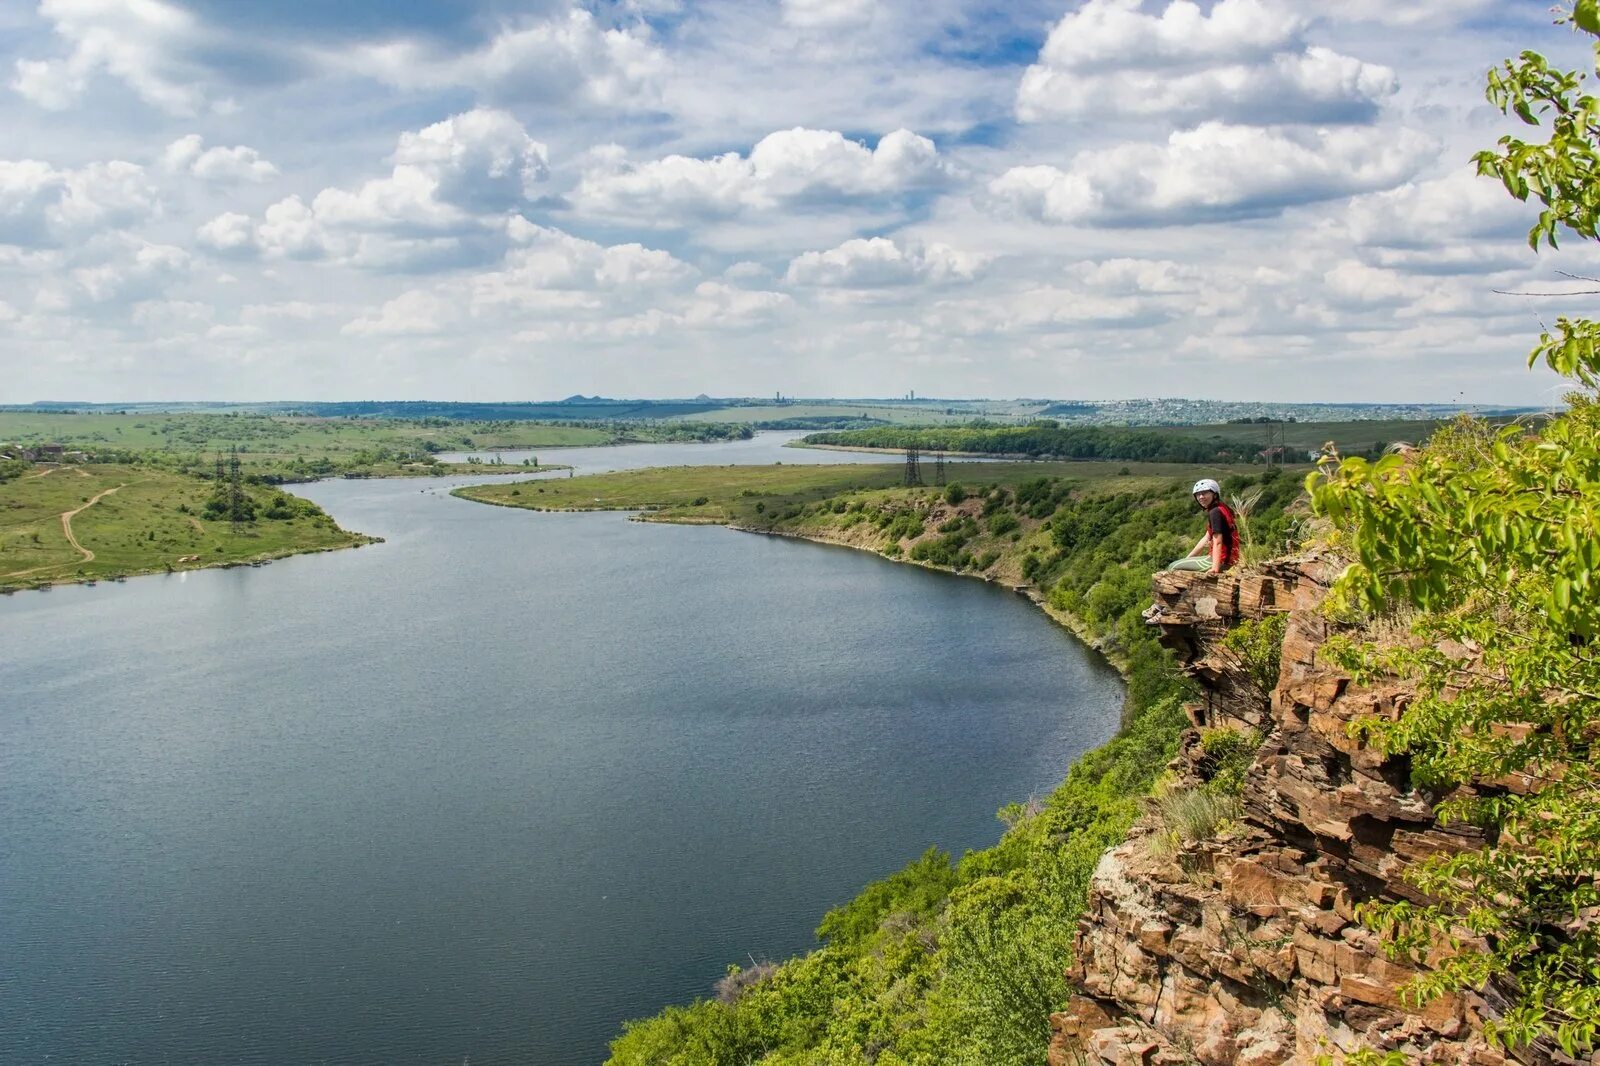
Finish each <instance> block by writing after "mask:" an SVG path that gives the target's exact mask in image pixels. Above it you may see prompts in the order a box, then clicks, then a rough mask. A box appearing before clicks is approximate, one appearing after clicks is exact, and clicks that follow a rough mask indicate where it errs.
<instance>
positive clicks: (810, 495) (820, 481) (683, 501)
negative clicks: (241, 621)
mask: <svg viewBox="0 0 1600 1066" xmlns="http://www.w3.org/2000/svg"><path fill="white" fill-rule="evenodd" d="M1223 469H1224V471H1225V472H1235V471H1244V470H1247V469H1248V468H1247V467H1236V468H1223ZM947 470H948V471H949V477H951V478H957V477H959V478H960V479H961V480H962V481H963V482H965V483H968V484H993V485H997V486H1000V487H1005V488H1014V487H1016V486H1018V485H1021V484H1025V483H1027V482H1031V481H1037V480H1038V479H1040V478H1062V479H1067V480H1070V481H1072V482H1073V483H1074V484H1075V485H1077V486H1078V487H1079V488H1080V489H1090V488H1093V489H1095V490H1097V491H1098V490H1100V489H1107V490H1111V491H1120V492H1136V491H1143V490H1145V489H1149V488H1152V487H1156V486H1169V485H1172V484H1176V483H1178V482H1182V483H1183V485H1184V487H1188V485H1189V484H1190V483H1192V481H1193V479H1194V478H1195V477H1198V476H1199V475H1198V474H1196V473H1195V468H1194V467H1192V466H1185V465H1182V464H1176V463H962V464H959V465H957V464H955V463H951V464H949V465H948V467H947ZM932 472H933V464H932V463H931V462H930V463H929V464H928V467H927V470H926V471H925V477H927V478H931V477H932ZM903 479H904V467H903V465H902V464H900V463H894V462H886V463H882V464H878V463H842V464H839V465H827V466H809V465H806V466H787V465H774V466H684V467H662V468H656V469H651V470H629V471H623V472H621V473H616V474H593V475H589V476H587V477H579V478H558V479H555V480H551V481H542V482H537V483H535V482H526V483H520V484H512V485H471V486H467V487H465V488H460V489H457V490H455V495H457V496H461V497H463V498H465V499H470V500H476V501H477V502H479V503H493V504H500V505H502V506H507V507H526V508H530V509H534V510H557V511H594V510H614V511H644V512H646V513H645V514H644V515H643V517H646V518H649V519H651V520H655V521H668V522H722V523H727V524H730V525H737V526H744V527H749V528H762V529H776V527H777V526H778V524H779V523H781V522H784V521H787V520H791V519H794V518H798V517H799V516H800V515H801V513H802V511H803V510H804V509H806V508H810V507H814V505H816V504H817V503H819V502H821V501H824V500H827V501H833V500H835V499H836V498H837V497H840V496H844V495H848V494H857V495H860V496H861V498H862V499H864V500H866V499H882V500H884V501H898V500H901V499H902V498H909V497H910V496H912V495H920V496H931V495H934V494H936V492H942V491H944V490H943V489H942V488H939V487H938V486H933V487H928V488H923V489H921V490H906V489H904V488H903V487H902V485H901V482H902V480H903Z"/></svg>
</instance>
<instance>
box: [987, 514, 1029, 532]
mask: <svg viewBox="0 0 1600 1066" xmlns="http://www.w3.org/2000/svg"><path fill="white" fill-rule="evenodd" d="M1021 525H1022V523H1021V522H1019V521H1017V516H1016V515H1014V514H1012V513H1011V512H1009V511H1002V512H1000V513H999V514H997V515H995V516H994V517H993V518H991V519H989V532H990V533H992V534H993V535H995V536H997V537H1002V536H1005V535H1006V534H1007V533H1010V532H1011V531H1012V530H1015V529H1017V528H1018V527H1020V526H1021Z"/></svg>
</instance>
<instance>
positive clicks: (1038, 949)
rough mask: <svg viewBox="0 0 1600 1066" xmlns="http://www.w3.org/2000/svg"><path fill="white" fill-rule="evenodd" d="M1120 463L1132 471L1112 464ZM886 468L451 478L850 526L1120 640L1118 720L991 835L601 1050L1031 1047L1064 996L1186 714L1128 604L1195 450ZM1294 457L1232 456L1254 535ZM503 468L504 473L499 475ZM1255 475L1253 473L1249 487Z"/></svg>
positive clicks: (1268, 529)
mask: <svg viewBox="0 0 1600 1066" xmlns="http://www.w3.org/2000/svg"><path fill="white" fill-rule="evenodd" d="M1124 471H1126V472H1124ZM900 473H901V469H900V467H899V466H891V467H889V468H887V469H878V468H875V467H870V466H869V467H862V466H851V467H757V468H751V467H741V468H730V469H725V470H716V469H711V470H708V469H705V468H691V469H685V470H665V471H638V472H633V473H630V474H618V475H604V476H600V477H590V478H575V479H571V480H570V481H561V482H559V483H551V484H548V485H546V486H545V488H546V491H545V493H543V494H539V493H537V492H536V491H535V492H534V493H533V494H532V495H530V494H529V489H530V488H531V487H532V486H530V485H528V484H524V485H521V486H506V485H494V486H476V487H473V488H471V489H464V490H460V492H459V493H458V494H459V495H463V496H467V497H469V498H472V499H480V500H484V501H485V502H495V503H500V504H505V505H511V506H524V507H546V506H547V507H587V508H593V507H618V508H640V507H658V508H660V509H659V510H656V511H651V512H649V513H648V514H647V515H646V517H650V518H656V519H665V520H670V521H726V522H731V523H733V524H736V525H740V526H742V527H744V528H748V529H753V530H759V531H763V532H771V533H776V534H785V535H794V536H802V537H809V538H812V539H817V540H826V541H829V542H832V543H839V544H848V545H851V546H854V547H857V548H860V549H863V550H870V551H875V552H879V553H881V554H883V555H885V556H887V557H890V558H896V559H901V560H909V561H913V562H917V563H920V564H922V565H925V566H931V567H937V568H941V569H947V570H951V571H955V572H960V573H967V574H974V575H979V576H983V577H985V578H988V579H992V580H997V581H1004V582H1007V583H1011V584H1018V585H1026V586H1028V588H1029V591H1030V593H1031V594H1032V595H1033V596H1035V597H1036V598H1037V599H1038V600H1039V601H1040V602H1041V603H1042V604H1044V605H1045V606H1047V607H1049V608H1051V609H1053V610H1054V611H1056V612H1058V613H1059V614H1060V615H1061V616H1062V617H1066V618H1070V619H1071V620H1072V621H1073V622H1074V623H1075V625H1076V626H1077V627H1078V628H1079V630H1080V632H1082V633H1083V634H1084V635H1086V636H1087V637H1089V638H1090V639H1092V640H1094V641H1095V642H1096V643H1098V644H1100V645H1101V646H1102V647H1103V648H1104V649H1105V650H1107V651H1108V652H1109V653H1110V654H1112V655H1113V657H1114V659H1115V660H1116V661H1117V662H1118V663H1119V665H1120V666H1121V668H1122V670H1123V673H1124V675H1125V676H1126V677H1127V679H1128V703H1127V708H1126V723H1125V725H1124V727H1123V729H1122V730H1121V731H1120V732H1119V734H1118V735H1117V737H1116V738H1115V739H1113V740H1112V741H1111V742H1110V743H1108V744H1106V745H1105V746H1103V747H1101V748H1099V749H1097V750H1095V751H1092V752H1090V753H1088V754H1087V755H1085V756H1084V757H1083V758H1081V759H1079V760H1078V761H1077V762H1076V763H1075V764H1074V765H1073V766H1072V767H1071V768H1070V769H1067V768H1063V769H1064V771H1065V772H1066V779H1065V781H1064V782H1063V783H1062V784H1061V786H1060V787H1059V788H1058V789H1056V791H1055V792H1054V793H1053V794H1051V795H1050V796H1049V797H1048V798H1047V799H1045V800H1044V801H1043V802H1042V803H1039V804H1036V805H1031V806H1027V807H1024V806H1020V805H1017V806H1012V807H1008V808H1007V809H1005V810H1003V811H1001V812H1000V817H1001V819H1002V820H1003V821H1004V822H1005V823H1006V825H1007V827H1008V828H1007V829H1006V832H1005V833H1004V835H1003V836H1002V838H1001V840H1000V842H999V843H998V844H996V845H995V846H994V847H992V848H986V849H983V850H980V851H973V852H969V853H967V854H966V855H963V856H961V857H960V858H959V859H954V858H952V857H951V856H949V855H946V854H943V853H941V852H939V851H936V850H930V851H928V852H927V853H926V854H924V855H923V857H922V858H921V859H920V860H918V861H917V862H915V863H913V864H911V865H910V866H907V867H906V868H905V869H903V870H901V871H899V872H897V873H894V874H892V875H891V876H889V877H887V878H885V879H883V880H882V881H878V882H875V883H873V884H871V885H868V886H866V887H865V888H864V889H863V890H862V892H861V894H860V895H858V896H857V897H856V898H855V899H854V900H852V901H850V902H848V903H845V904H844V905H842V906H840V907H839V908H837V909H835V910H833V911H831V912H829V913H828V914H827V915H826V916H824V917H823V919H822V921H821V924H820V925H819V926H818V929H817V937H818V941H819V946H818V947H817V949H816V950H814V951H812V952H810V953H809V954H806V955H803V956H800V957H797V958H794V959H790V960H788V961H786V962H768V961H762V962H759V963H757V964H755V965H749V966H747V967H745V968H742V969H741V968H740V967H738V966H730V968H729V971H728V974H727V976H726V977H725V978H724V979H723V980H721V981H719V982H717V985H716V986H715V988H714V989H708V996H707V998H705V999H702V1000H700V1001H698V1002H696V1003H693V1004H691V1005H688V1006H673V1007H669V1008H667V1009H666V1010H664V1011H663V1012H662V1013H661V1014H659V1015H657V1016H656V1017H654V1018H649V1019H645V1020H641V1021H636V1022H631V1023H629V1024H628V1025H627V1026H626V1027H625V1030H624V1032H623V1033H622V1034H621V1035H620V1036H618V1037H617V1039H616V1040H615V1041H614V1042H613V1044H612V1057H611V1059H610V1062H611V1063H612V1064H613V1066H735V1064H737V1066H745V1064H751V1063H759V1064H761V1066H800V1064H807V1066H821V1064H827V1066H856V1064H862V1066H865V1064H867V1063H873V1064H877V1066H902V1064H913V1063H914V1064H918V1066H950V1064H971V1066H1023V1064H1027V1066H1042V1064H1043V1063H1044V1057H1045V1048H1046V1045H1047V1043H1048V1016H1049V1014H1050V1012H1051V1011H1052V1010H1055V1009H1058V1008H1059V1007H1060V1006H1061V1005H1062V1004H1063V1003H1064V1002H1065V1000H1066V996H1067V988H1066V984H1065V979H1064V977H1063V972H1064V970H1065V968H1066V966H1067V963H1068V960H1069V958H1070V955H1071V951H1072V937H1073V930H1074V924H1075V922H1076V919H1077V917H1078V915H1079V913H1080V911H1081V909H1082V906H1083V901H1084V897H1085V894H1086V891H1087V886H1088V881H1089V876H1090V874H1091V873H1092V871H1093V869H1094V865H1095V863H1096V862H1097V861H1098V859H1099V856H1100V854H1101V853H1102V852H1103V851H1104V850H1105V849H1106V848H1107V847H1110V846H1111V845H1113V844H1115V843H1117V842H1118V841H1120V840H1121V838H1122V836H1123V835H1124V833H1125V832H1126V830H1127V827H1128V825H1129V824H1130V823H1131V822H1132V820H1133V818H1134V817H1135V816H1136V814H1137V813H1138V812H1139V810H1140V806H1141V803H1142V800H1143V797H1145V796H1146V795H1147V794H1148V793H1149V791H1150V788H1151V786H1152V785H1153V783H1154V781H1155V779H1156V777H1157V775H1158V774H1159V773H1160V772H1161V770H1162V768H1163V766H1164V765H1165V763H1166V762H1167V761H1168V760H1169V759H1170V758H1171V756H1172V754H1173V752H1174V749H1175V745H1176V743H1177V738H1178V736H1179V734H1180V732H1181V731H1182V728H1183V726H1184V724H1185V721H1186V719H1185V717H1184V715H1183V712H1182V702H1183V699H1184V698H1185V686H1184V684H1183V682H1182V681H1181V680H1180V679H1179V677H1178V675H1177V674H1176V672H1175V670H1174V669H1173V667H1172V665H1171V663H1170V661H1169V659H1168V657H1167V656H1166V654H1165V653H1164V652H1163V651H1162V649H1161V648H1160V647H1159V645H1158V644H1157V643H1156V642H1155V639H1154V637H1153V636H1152V634H1151V633H1150V632H1149V628H1148V627H1147V626H1145V625H1144V624H1143V622H1142V620H1141V619H1140V618H1139V612H1140V611H1141V610H1142V609H1143V608H1144V606H1145V605H1146V604H1148V602H1149V581H1150V574H1151V572H1152V571H1153V570H1155V569H1157V568H1159V567H1160V566H1161V565H1163V564H1165V563H1166V562H1167V561H1169V560H1170V559H1171V558H1173V557H1174V556H1177V555H1180V554H1183V553H1184V552H1185V551H1187V550H1188V548H1189V547H1191V546H1192V545H1193V543H1194V540H1195V538H1196V537H1197V536H1198V534H1199V529H1200V526H1201V521H1200V517H1199V515H1198V514H1197V513H1196V511H1195V508H1194V504H1193V502H1192V500H1191V499H1190V498H1189V495H1188V488H1189V485H1190V484H1191V483H1192V481H1193V479H1194V477H1195V476H1196V472H1195V468H1194V467H1192V466H1162V465H1158V464H1122V463H1106V464H1094V463H1062V464H1044V463H1029V464H963V465H961V466H959V467H952V468H951V471H950V473H951V475H952V476H954V477H959V478H960V483H959V484H956V485H947V486H943V487H938V486H933V487H926V488H906V487H903V486H899V485H898V484H896V482H897V481H898V480H899V477H900ZM1298 480H1299V479H1298V477H1297V476H1295V475H1293V474H1283V473H1281V472H1271V473H1265V474H1263V472H1262V471H1260V470H1259V469H1257V470H1256V471H1255V472H1254V473H1249V474H1244V473H1232V474H1229V475H1228V476H1227V477H1226V478H1225V479H1224V487H1225V490H1226V492H1227V493H1228V494H1229V495H1232V496H1235V497H1239V496H1243V497H1246V498H1248V497H1250V496H1257V499H1256V502H1255V506H1254V508H1253V510H1252V512H1251V519H1252V521H1251V526H1250V528H1251V531H1252V534H1253V538H1254V544H1253V547H1252V551H1253V553H1256V554H1267V553H1269V552H1272V551H1275V550H1277V549H1279V548H1281V546H1282V545H1283V544H1284V542H1285V541H1286V539H1287V538H1288V537H1289V535H1290V531H1291V525H1292V523H1291V521H1290V519H1289V518H1288V517H1287V516H1286V515H1285V513H1284V508H1285V505H1286V504H1287V503H1288V502H1289V501H1291V500H1293V499H1294V498H1296V497H1297V496H1298V492H1299V490H1298ZM513 490H516V491H517V492H518V493H519V495H512V491H513ZM1258 494H1259V495H1258Z"/></svg>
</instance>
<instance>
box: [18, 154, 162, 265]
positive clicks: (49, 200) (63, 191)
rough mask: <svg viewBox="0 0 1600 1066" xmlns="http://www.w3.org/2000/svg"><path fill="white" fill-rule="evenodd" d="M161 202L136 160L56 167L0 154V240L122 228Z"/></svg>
mask: <svg viewBox="0 0 1600 1066" xmlns="http://www.w3.org/2000/svg"><path fill="white" fill-rule="evenodd" d="M160 210H161V201H160V198H159V196H158V194H157V192H156V189H155V187H154V186H153V185H151V184H150V182H149V180H148V178H147V177H146V175H145V171H144V168H143V167H141V166H139V165H138V164H137V163H129V162H125V161H123V160H111V161H109V162H103V163H90V164H89V165H88V166H84V167H78V168H74V169H66V170H59V169H57V168H55V167H53V166H51V165H50V164H48V163H43V162H40V161H39V160H37V159H22V160H4V159H0V244H15V245H22V246H25V247H38V246H42V245H48V244H56V243H60V242H61V241H64V240H68V239H82V238H83V237H85V236H87V235H89V234H92V233H96V232H101V231H105V230H116V229H122V228H126V227H128V226H131V225H133V224H135V223H138V222H141V221H143V220H145V219H147V218H150V217H152V216H154V215H156V214H158V213H159V212H160Z"/></svg>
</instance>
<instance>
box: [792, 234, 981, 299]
mask: <svg viewBox="0 0 1600 1066" xmlns="http://www.w3.org/2000/svg"><path fill="white" fill-rule="evenodd" d="M989 258H990V257H989V256H987V255H982V254H975V253H970V252H962V251H957V250H956V249H954V248H952V247H950V246H949V245H947V244H930V245H927V246H926V247H924V246H921V245H915V244H913V245H907V246H901V245H899V244H897V243H895V242H894V241H892V240H889V239H888V238H886V237H872V238H869V239H866V240H862V239H859V238H858V239H855V240H849V241H845V242H844V243H843V244H841V245H839V246H838V247H837V248H830V249H828V250H827V251H823V252H806V253H804V254H802V255H799V256H796V257H795V258H794V259H793V260H791V261H790V263H789V269H788V272H787V273H786V274H785V277H784V280H786V281H787V282H788V283H789V284H791V285H816V286H826V287H832V288H847V289H861V288H875V287H879V286H888V285H910V284H915V283H918V282H927V283H930V284H940V283H945V282H954V281H971V280H972V279H973V278H975V277H976V276H977V275H978V274H979V273H980V272H981V271H982V270H983V268H984V267H985V266H986V265H987V264H988V262H989Z"/></svg>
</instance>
